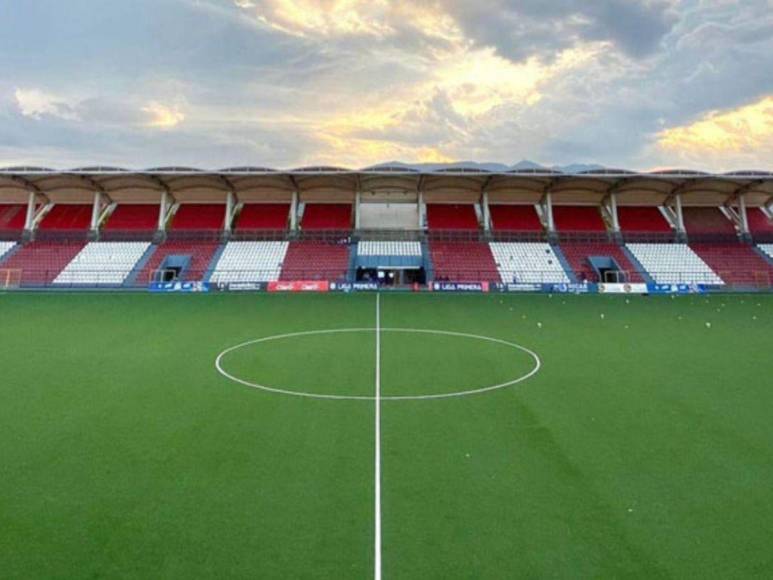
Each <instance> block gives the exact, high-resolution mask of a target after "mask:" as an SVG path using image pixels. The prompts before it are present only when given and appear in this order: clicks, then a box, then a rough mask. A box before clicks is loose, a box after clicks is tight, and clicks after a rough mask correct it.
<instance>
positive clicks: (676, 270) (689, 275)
mask: <svg viewBox="0 0 773 580" xmlns="http://www.w3.org/2000/svg"><path fill="white" fill-rule="evenodd" d="M626 247H627V248H628V250H629V251H630V252H631V253H632V254H633V256H634V257H635V258H636V260H637V261H638V262H639V263H640V264H641V265H642V267H643V268H644V269H645V270H646V271H647V272H648V273H649V275H650V276H651V277H652V279H653V280H654V281H655V282H656V283H658V284H678V283H684V284H723V283H724V282H723V281H722V279H721V278H720V277H719V276H717V274H716V273H715V272H714V271H713V270H712V269H711V267H710V266H709V265H708V264H706V262H704V261H703V260H702V259H701V258H700V256H698V254H696V253H695V252H694V251H693V250H692V249H691V248H690V247H689V246H688V245H687V244H628V245H627V246H626Z"/></svg>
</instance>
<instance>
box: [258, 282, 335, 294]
mask: <svg viewBox="0 0 773 580" xmlns="http://www.w3.org/2000/svg"><path fill="white" fill-rule="evenodd" d="M329 290H330V282H328V281H327V280H293V281H291V282H269V283H268V291H269V292H328V291H329Z"/></svg>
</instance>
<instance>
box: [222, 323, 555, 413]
mask: <svg viewBox="0 0 773 580" xmlns="http://www.w3.org/2000/svg"><path fill="white" fill-rule="evenodd" d="M377 331H378V332H380V333H381V336H383V335H384V334H392V333H402V334H405V335H414V336H415V335H436V336H441V337H454V338H463V339H470V340H474V341H479V342H484V343H488V344H494V345H500V346H504V347H507V348H509V349H514V350H516V351H518V352H519V353H520V354H525V355H527V356H528V357H529V358H530V359H531V361H532V363H533V366H532V368H531V369H530V370H529V371H528V372H526V373H525V374H522V375H519V376H517V377H510V378H508V379H507V380H505V381H503V382H498V383H497V384H492V385H487V386H483V387H471V388H463V389H457V390H454V391H453V392H445V393H416V394H407V395H382V396H380V397H378V398H379V400H381V401H416V400H432V399H447V398H452V397H464V396H469V395H476V394H481V393H488V392H491V391H496V390H499V389H504V388H506V387H510V386H513V385H516V384H518V383H521V382H523V381H525V380H527V379H529V378H531V377H533V376H534V375H535V374H537V372H539V370H540V367H541V366H542V361H541V360H540V358H539V356H538V355H537V354H536V353H535V352H534V351H532V350H530V349H528V348H526V347H524V346H521V345H519V344H516V343H514V342H510V341H506V340H502V339H499V338H493V337H489V336H482V335H477V334H469V333H464V332H452V331H446V330H434V329H417V328H380V329H376V328H343V329H328V330H309V331H304V332H293V333H288V334H277V335H273V336H267V337H264V338H257V339H254V340H249V341H246V342H243V343H240V344H237V345H235V346H232V347H229V348H227V349H225V350H224V351H222V352H221V353H220V354H219V355H218V356H217V358H216V359H215V368H216V369H217V371H218V372H219V373H220V374H221V375H222V376H224V377H225V378H227V379H229V380H231V381H233V382H236V383H239V384H241V385H244V386H246V387H251V388H254V389H259V390H262V391H267V392H270V393H276V394H282V395H291V396H295V397H307V398H313V399H334V400H359V401H375V400H376V397H375V396H374V395H351V394H330V393H325V392H313V391H310V390H308V389H307V390H304V389H293V388H289V387H276V386H269V385H263V384H260V383H258V382H255V381H250V380H247V379H245V378H243V377H240V376H238V375H237V374H235V373H232V372H229V371H228V370H227V369H226V368H225V365H224V361H225V359H227V358H228V357H229V355H231V354H233V353H236V352H238V351H241V350H244V349H246V348H248V347H251V346H254V345H261V344H266V343H274V342H277V341H284V340H290V339H301V338H307V337H316V336H321V335H333V336H335V335H339V336H340V335H351V334H355V333H361V334H362V333H368V334H370V335H371V336H375V334H376V332H377ZM377 350H378V351H379V352H378V357H379V358H380V357H381V352H380V348H379V349H377ZM307 354H308V353H307ZM303 356H304V353H303V352H302V351H301V352H299V353H298V357H301V358H300V360H299V361H298V364H302V363H303V358H302V357H303ZM323 356H331V355H330V354H329V353H324V354H323ZM372 356H376V355H375V354H374V355H372ZM375 381H376V377H375V376H374V377H373V379H372V381H371V383H370V387H369V388H370V389H371V390H372V389H373V385H374V383H375Z"/></svg>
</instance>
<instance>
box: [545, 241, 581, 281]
mask: <svg viewBox="0 0 773 580" xmlns="http://www.w3.org/2000/svg"><path fill="white" fill-rule="evenodd" d="M550 247H551V248H552V250H553V253H554V254H555V255H556V258H558V262H559V263H560V264H561V267H562V268H563V269H564V272H565V273H566V276H567V278H569V282H571V283H573V284H576V283H577V282H579V279H578V278H577V274H576V273H575V271H574V270H572V266H571V264H570V263H569V260H567V259H566V256H565V255H564V252H563V250H561V246H559V245H556V244H551V245H550Z"/></svg>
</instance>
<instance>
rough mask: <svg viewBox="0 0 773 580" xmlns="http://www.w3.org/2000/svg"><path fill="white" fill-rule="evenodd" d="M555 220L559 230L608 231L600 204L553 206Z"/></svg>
mask: <svg viewBox="0 0 773 580" xmlns="http://www.w3.org/2000/svg"><path fill="white" fill-rule="evenodd" d="M553 222H554V223H555V226H556V230H557V231H559V232H606V231H607V226H606V224H605V223H604V220H603V219H602V218H601V208H599V207H598V206H570V205H556V206H553Z"/></svg>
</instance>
